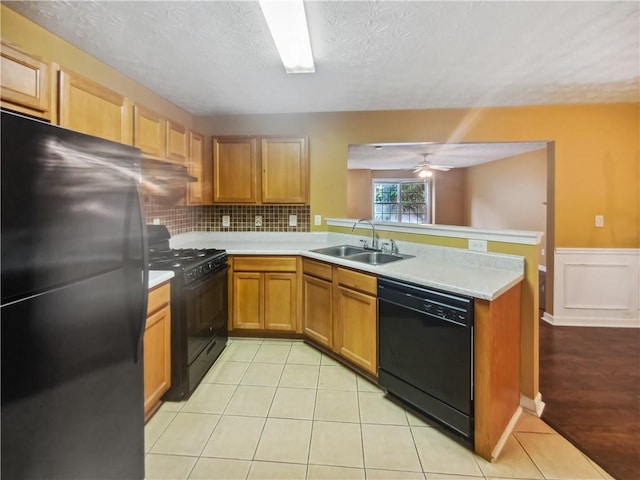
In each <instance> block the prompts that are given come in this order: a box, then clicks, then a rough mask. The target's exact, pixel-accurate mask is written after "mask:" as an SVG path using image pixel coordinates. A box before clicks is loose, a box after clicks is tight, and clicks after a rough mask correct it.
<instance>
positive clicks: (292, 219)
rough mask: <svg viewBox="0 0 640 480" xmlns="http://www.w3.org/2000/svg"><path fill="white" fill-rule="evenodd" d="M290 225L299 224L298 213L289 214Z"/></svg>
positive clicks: (295, 225)
mask: <svg viewBox="0 0 640 480" xmlns="http://www.w3.org/2000/svg"><path fill="white" fill-rule="evenodd" d="M289 226H290V227H297V226H298V216H297V215H289Z"/></svg>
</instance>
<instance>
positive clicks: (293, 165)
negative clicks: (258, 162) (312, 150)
mask: <svg viewBox="0 0 640 480" xmlns="http://www.w3.org/2000/svg"><path fill="white" fill-rule="evenodd" d="M261 157H262V203H308V201H309V200H308V191H309V188H308V185H309V173H308V171H309V160H308V155H307V141H306V139H305V138H263V139H262V142H261Z"/></svg>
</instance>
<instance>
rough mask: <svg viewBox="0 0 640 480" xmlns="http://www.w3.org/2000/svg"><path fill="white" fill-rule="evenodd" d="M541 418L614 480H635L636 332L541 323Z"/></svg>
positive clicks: (639, 364) (639, 421)
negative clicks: (543, 406)
mask: <svg viewBox="0 0 640 480" xmlns="http://www.w3.org/2000/svg"><path fill="white" fill-rule="evenodd" d="M540 391H541V393H542V399H543V401H544V402H545V403H546V407H545V409H544V412H543V415H542V418H543V419H544V420H545V421H546V422H547V423H548V424H549V425H551V426H552V427H553V428H555V429H556V430H557V431H558V432H560V433H561V434H562V435H563V436H565V437H566V438H567V439H568V440H569V441H571V442H572V443H574V444H575V445H576V446H577V447H578V448H580V449H581V450H582V451H584V452H585V453H586V454H587V455H589V456H590V457H591V458H592V459H593V460H594V461H595V462H596V463H598V464H599V465H600V466H601V467H602V468H604V469H605V470H606V471H607V472H608V473H609V474H610V475H612V476H613V477H614V478H616V479H617V480H638V479H640V329H634V328H592V327H558V326H551V325H549V324H548V323H546V322H544V321H541V322H540Z"/></svg>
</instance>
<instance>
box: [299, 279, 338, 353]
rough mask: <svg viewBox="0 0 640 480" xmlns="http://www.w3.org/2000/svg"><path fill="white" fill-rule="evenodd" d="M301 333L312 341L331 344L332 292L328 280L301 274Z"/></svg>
mask: <svg viewBox="0 0 640 480" xmlns="http://www.w3.org/2000/svg"><path fill="white" fill-rule="evenodd" d="M302 289H303V292H302V297H303V298H304V304H303V307H302V308H303V318H304V324H303V333H304V334H305V335H306V336H307V337H309V338H310V339H312V340H313V341H315V342H317V343H319V344H321V345H324V346H325V347H328V348H331V347H332V346H333V323H332V318H333V294H332V291H333V289H332V285H331V282H330V281H327V280H323V279H321V278H316V277H312V276H311V275H303V277H302Z"/></svg>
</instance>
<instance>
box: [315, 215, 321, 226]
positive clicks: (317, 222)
mask: <svg viewBox="0 0 640 480" xmlns="http://www.w3.org/2000/svg"><path fill="white" fill-rule="evenodd" d="M313 223H314V225H322V215H315V216H314V217H313Z"/></svg>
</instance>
